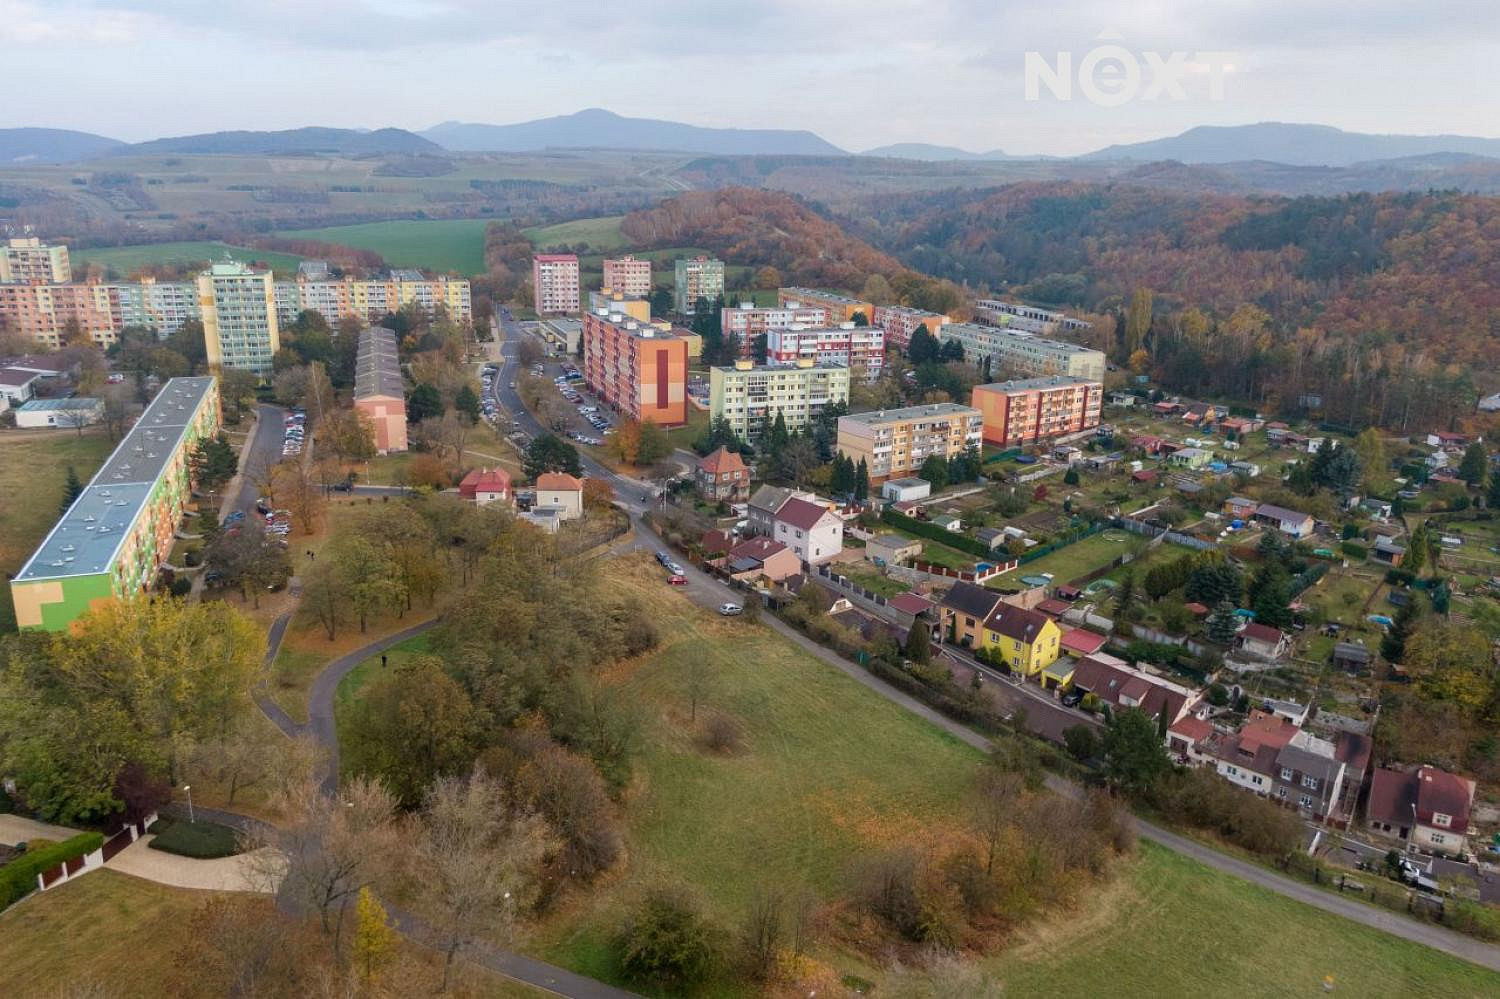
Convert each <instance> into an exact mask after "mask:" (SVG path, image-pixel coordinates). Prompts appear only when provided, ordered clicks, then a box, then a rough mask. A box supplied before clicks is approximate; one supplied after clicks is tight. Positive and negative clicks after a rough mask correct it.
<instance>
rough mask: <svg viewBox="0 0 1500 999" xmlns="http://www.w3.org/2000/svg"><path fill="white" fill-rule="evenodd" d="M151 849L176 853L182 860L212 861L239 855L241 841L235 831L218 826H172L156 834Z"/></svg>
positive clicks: (182, 824) (190, 824) (188, 823)
mask: <svg viewBox="0 0 1500 999" xmlns="http://www.w3.org/2000/svg"><path fill="white" fill-rule="evenodd" d="M160 825H161V822H157V823H155V824H154V825H153V826H152V828H153V829H155V828H157V827H158V826H160ZM150 846H151V849H153V850H160V851H162V852H163V853H175V854H177V855H178V856H179V857H195V858H197V859H199V860H213V859H214V858H216V857H232V856H234V855H235V854H236V853H238V852H239V838H238V837H237V836H236V835H235V831H234V830H233V829H231V828H229V827H228V826H221V825H219V824H218V823H217V822H172V823H169V824H168V825H167V827H166V829H165V830H163V831H162V832H159V833H157V834H156V838H155V839H153V840H152V841H151V844H150Z"/></svg>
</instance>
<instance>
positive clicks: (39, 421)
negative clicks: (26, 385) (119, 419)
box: [16, 396, 104, 430]
mask: <svg viewBox="0 0 1500 999" xmlns="http://www.w3.org/2000/svg"><path fill="white" fill-rule="evenodd" d="M102 419H104V401H103V400H102V399H91V398H87V397H82V396H80V397H77V398H73V399H32V400H30V401H29V402H25V403H22V404H21V405H20V406H19V407H18V408H17V409H16V426H17V427H21V428H22V429H27V430H35V429H38V428H43V427H66V428H68V429H69V430H76V429H78V428H79V427H87V426H91V425H92V424H95V423H98V422H99V421H100V420H102Z"/></svg>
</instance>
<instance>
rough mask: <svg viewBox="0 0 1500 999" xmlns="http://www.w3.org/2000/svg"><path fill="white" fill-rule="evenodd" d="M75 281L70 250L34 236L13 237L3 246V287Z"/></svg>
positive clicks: (0, 273) (0, 261)
mask: <svg viewBox="0 0 1500 999" xmlns="http://www.w3.org/2000/svg"><path fill="white" fill-rule="evenodd" d="M71 280H73V266H72V264H71V263H69V261H68V248H67V247H66V246H64V245H63V244H61V243H43V242H42V241H41V240H40V239H38V238H37V237H35V236H12V237H11V238H10V239H7V240H6V241H5V245H4V246H0V284H67V283H68V282H69V281H71Z"/></svg>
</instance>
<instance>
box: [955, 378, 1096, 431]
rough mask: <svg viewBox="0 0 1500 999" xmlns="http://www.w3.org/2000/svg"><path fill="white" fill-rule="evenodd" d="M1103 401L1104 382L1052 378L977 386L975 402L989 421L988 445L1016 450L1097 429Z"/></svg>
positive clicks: (975, 388)
mask: <svg viewBox="0 0 1500 999" xmlns="http://www.w3.org/2000/svg"><path fill="white" fill-rule="evenodd" d="M1103 395H1104V385H1103V384H1102V383H1100V382H1096V381H1090V380H1089V379H1087V378H1076V377H1074V376H1072V375H1048V376H1046V377H1044V378H1023V379H1017V380H1015V381H1008V382H995V383H993V384H990V385H976V386H974V393H973V396H972V397H971V399H970V402H971V403H972V404H973V407H974V408H975V409H977V410H979V412H980V413H981V414H982V415H983V417H984V442H985V443H986V444H993V445H994V446H996V447H1012V446H1014V445H1017V444H1030V443H1033V442H1036V441H1040V440H1046V439H1047V438H1050V437H1060V436H1062V435H1063V434H1073V433H1078V432H1079V431H1082V430H1089V429H1091V428H1093V427H1097V426H1098V425H1099V408H1100V404H1101V401H1102V398H1103Z"/></svg>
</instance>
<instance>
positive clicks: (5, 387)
mask: <svg viewBox="0 0 1500 999" xmlns="http://www.w3.org/2000/svg"><path fill="white" fill-rule="evenodd" d="M40 377H42V376H41V375H39V374H37V373H36V372H35V371H27V370H25V369H24V368H0V395H3V396H4V397H5V399H6V401H7V402H9V403H10V404H11V405H12V406H19V405H20V404H21V403H23V402H25V401H26V400H28V399H30V398H31V397H32V396H34V395H36V390H35V385H36V380H37V379H38V378H40Z"/></svg>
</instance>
